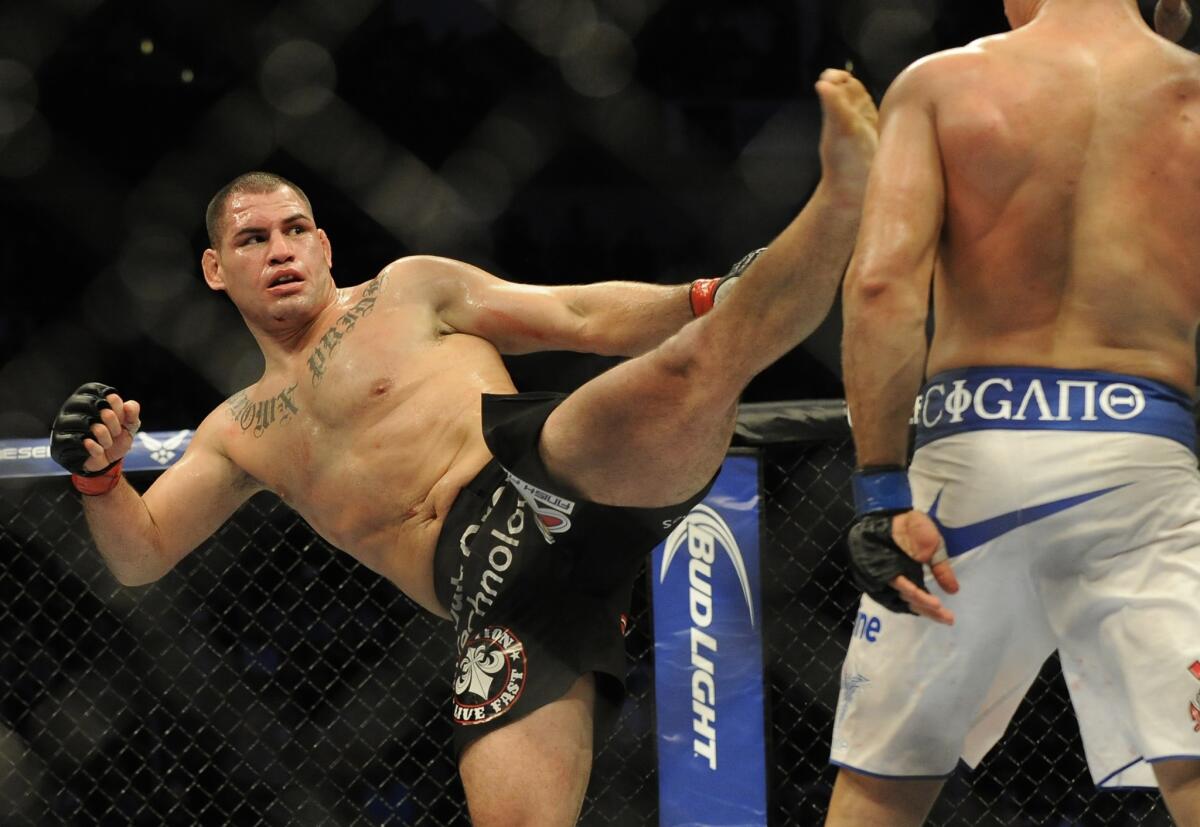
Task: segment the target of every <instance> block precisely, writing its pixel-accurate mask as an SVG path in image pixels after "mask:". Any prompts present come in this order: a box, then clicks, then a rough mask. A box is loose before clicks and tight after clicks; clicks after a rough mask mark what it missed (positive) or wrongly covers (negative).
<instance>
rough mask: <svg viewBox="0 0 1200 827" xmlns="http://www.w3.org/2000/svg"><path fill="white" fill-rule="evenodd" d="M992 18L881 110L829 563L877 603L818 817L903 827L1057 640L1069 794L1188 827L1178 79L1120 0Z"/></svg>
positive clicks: (1184, 262)
mask: <svg viewBox="0 0 1200 827" xmlns="http://www.w3.org/2000/svg"><path fill="white" fill-rule="evenodd" d="M1176 5H1177V4H1176ZM1005 10H1006V13H1007V14H1008V17H1009V20H1010V22H1011V23H1012V24H1013V27H1014V31H1013V32H1011V33H1009V34H1005V35H1001V36H997V37H992V38H987V39H984V40H982V41H979V42H976V43H974V44H971V45H970V46H968V47H966V48H964V49H956V50H953V51H950V52H944V53H940V54H938V55H934V56H932V57H931V58H927V59H925V60H922V61H919V62H918V63H916V64H914V65H913V66H911V67H910V68H909V69H908V70H906V72H905V73H904V74H903V75H901V77H900V78H898V79H897V81H896V82H895V84H894V85H893V86H892V88H891V90H890V91H889V92H888V95H887V97H886V98H885V101H884V106H883V110H882V114H881V143H880V151H879V157H878V159H877V162H876V167H875V169H874V171H873V173H872V177H871V183H870V185H869V188H868V196H867V205H866V208H865V213H864V219H863V228H862V234H861V236H860V239H859V246H858V248H857V250H856V253H855V256H854V261H853V262H852V264H851V266H850V271H849V273H848V275H847V279H846V285H845V297H846V303H845V312H846V328H845V339H844V343H843V356H844V359H845V367H846V384H847V397H848V399H849V404H850V407H851V410H852V412H853V417H854V435H855V443H856V448H857V453H858V463H859V468H860V471H859V472H858V477H857V480H856V484H857V490H856V500H857V503H856V504H857V505H858V508H859V513H860V518H859V522H858V524H857V526H856V528H855V530H854V531H853V532H852V535H851V537H852V539H851V556H852V560H855V563H854V565H855V567H856V568H857V567H859V566H861V565H862V564H863V562H864V561H870V560H872V559H873V560H874V561H875V562H878V561H879V560H881V559H890V560H892V562H893V563H894V565H893V566H892V567H891V568H890V569H889V568H888V566H881V567H880V568H879V569H878V570H876V572H875V573H874V575H873V576H870V575H865V574H864V573H863V572H862V571H861V570H860V571H859V572H858V575H859V576H860V577H861V578H862V579H861V580H860V582H861V584H862V585H863V586H864V590H865V591H867V592H868V595H867V596H865V597H864V599H863V605H862V611H865V612H867V614H869V615H877V614H880V612H881V610H882V609H883V608H888V609H891V610H892V612H891V613H888V612H883V614H882V618H883V620H882V625H883V630H884V631H883V633H882V635H880V636H879V641H880V643H879V645H875V646H873V647H868V646H867V645H865V644H863V642H862V641H858V640H855V641H853V642H852V644H851V646H850V650H849V653H848V655H847V659H846V663H845V666H844V671H843V677H844V679H853V680H849V683H846V681H845V680H844V684H843V685H844V686H851V687H852V688H850V689H844V690H843V693H842V699H841V701H840V704H839V710H838V715H837V720H836V723H835V728H834V737H833V753H832V759H833V761H834V763H836V764H839V765H841V766H842V767H843V769H842V770H841V771H840V773H839V776H838V781H837V785H836V786H835V791H834V797H833V801H832V804H831V809H830V813H829V818H828V820H827V822H826V823H827V824H830V825H855V827H863V825H876V824H879V825H888V827H901V826H902V825H915V824H920V823H921V822H922V821H923V820H924V818H925V815H926V814H927V812H928V811H929V808H930V807H931V805H932V803H933V801H934V799H935V797H936V795H937V793H938V791H939V790H940V789H941V785H942V783H943V780H944V778H945V777H946V776H947V775H948V774H949V773H950V772H952V771H953V770H954V768H955V765H956V764H957V762H958V761H959V759H960V757H961V758H962V759H964V760H965V761H966V762H967V763H968V764H969V765H972V766H973V765H974V764H975V763H977V762H978V761H979V760H980V758H981V757H982V756H983V754H985V753H986V751H987V750H988V749H989V748H990V747H991V746H992V744H994V743H995V741H996V740H997V739H998V738H999V736H1000V735H1001V734H1002V733H1003V731H1004V728H1005V727H1006V726H1007V723H1008V721H1009V719H1010V717H1011V715H1012V713H1013V712H1014V711H1015V709H1016V705H1017V704H1018V703H1019V701H1020V700H1021V698H1022V696H1023V695H1024V693H1025V690H1026V689H1027V688H1028V686H1029V684H1030V683H1031V682H1032V680H1033V678H1034V677H1035V676H1036V674H1037V672H1038V670H1039V668H1040V666H1041V664H1042V663H1043V661H1044V660H1045V658H1046V657H1047V656H1048V655H1049V654H1050V653H1051V652H1052V651H1053V650H1055V649H1057V650H1058V651H1059V654H1060V656H1061V658H1062V664H1063V671H1064V673H1065V675H1066V678H1067V681H1068V685H1069V687H1070V689H1071V696H1072V700H1073V702H1074V705H1075V708H1076V713H1077V716H1078V718H1079V721H1080V728H1081V730H1082V733H1083V737H1084V746H1085V750H1086V752H1087V757H1088V761H1089V765H1090V767H1091V770H1092V774H1093V778H1094V780H1095V782H1096V783H1097V784H1098V785H1100V786H1114V787H1120V786H1153V785H1154V784H1155V783H1156V781H1157V783H1158V785H1159V786H1160V787H1161V788H1162V791H1163V793H1164V795H1165V797H1166V800H1167V803H1168V806H1169V807H1170V809H1171V811H1172V813H1173V814H1174V815H1175V817H1176V819H1177V820H1178V822H1179V823H1180V824H1185V825H1192V827H1195V825H1198V824H1200V762H1198V761H1196V760H1195V759H1196V758H1198V757H1200V734H1198V733H1197V732H1196V728H1195V727H1194V721H1193V713H1192V712H1191V711H1190V710H1195V709H1197V707H1196V703H1197V698H1196V693H1197V690H1200V682H1197V677H1200V608H1197V604H1196V601H1195V600H1194V595H1195V591H1196V588H1197V584H1200V521H1198V520H1197V518H1200V478H1198V477H1197V474H1196V470H1195V466H1196V458H1195V455H1194V453H1193V451H1194V441H1195V429H1194V425H1193V422H1192V416H1191V401H1192V397H1193V394H1194V389H1195V377H1196V361H1195V354H1196V341H1195V334H1196V328H1197V324H1198V323H1200V226H1197V219H1196V216H1197V215H1200V59H1198V58H1197V57H1195V56H1194V55H1192V54H1191V53H1189V52H1186V51H1184V50H1183V49H1180V48H1178V47H1176V46H1174V45H1173V44H1171V43H1169V42H1167V41H1166V40H1164V39H1163V38H1161V37H1159V36H1158V35H1156V34H1155V33H1154V32H1153V31H1151V30H1150V29H1149V28H1148V27H1147V26H1146V25H1145V24H1144V22H1143V21H1142V19H1141V17H1140V15H1139V12H1138V7H1137V3H1136V2H1135V0H1008V1H1007V2H1006V3H1005ZM931 283H932V290H933V306H934V320H935V331H934V334H933V337H932V341H931V342H930V343H929V344H928V347H927V343H926V335H925V330H926V320H927V308H928V302H929V292H930V287H931ZM926 377H928V378H927V379H926ZM923 379H924V380H925V385H924V388H923V389H922V391H921V395H920V402H919V404H918V407H917V426H918V431H917V442H916V445H917V450H916V453H915V455H914V457H913V462H912V466H911V468H909V469H907V473H905V470H904V468H903V466H904V465H905V463H906V461H907V458H906V448H907V435H908V424H909V420H910V417H912V416H913V406H912V399H913V398H914V396H917V392H918V388H920V387H921V384H922V380H923ZM910 481H911V493H910V490H909V483H910ZM914 507H915V508H917V509H920V510H910V509H912V508H914ZM924 512H927V513H929V514H930V515H931V516H932V517H933V518H934V520H936V522H933V521H931V520H930V519H929V518H928V517H926V516H925V513H924ZM889 537H890V538H894V539H895V541H896V542H897V543H898V544H899V546H900V547H901V548H903V549H904V550H905V551H906V552H907V553H908V555H910V556H911V557H912V558H914V560H915V561H918V562H914V560H909V559H908V558H907V557H904V555H903V554H901V553H900V552H899V551H898V550H895V549H893V550H892V551H887V550H886V542H887V538H889ZM941 542H944V547H943V548H944V550H945V551H946V552H947V553H948V554H949V558H950V560H949V561H946V560H945V558H944V557H942V556H941V554H938V555H937V556H936V557H935V556H934V555H935V552H936V551H937V550H938V547H939V543H941ZM881 549H884V550H882V551H881ZM889 555H890V557H889ZM935 560H936V561H937V562H933V561H935ZM931 562H933V565H932V566H931V569H932V571H931V574H932V579H931V580H930V581H929V587H930V588H931V589H932V590H933V591H934V592H935V593H934V594H931V593H929V592H927V591H924V590H923V589H919V588H917V585H914V582H913V581H916V584H918V585H919V584H921V583H922V582H923V581H924V577H923V571H922V567H921V565H919V563H926V564H928V563H931ZM897 575H901V576H899V577H897ZM960 585H961V591H959V587H960ZM905 612H910V613H915V614H917V615H921V616H923V617H924V618H929V619H932V620H935V621H939V622H940V624H942V625H938V624H933V623H929V622H928V620H924V619H922V618H921V617H913V616H911V614H906V613H905ZM1193 665H1194V666H1193ZM897 695H900V696H902V697H903V698H904V699H905V700H903V701H902V702H900V707H899V708H897V705H896V704H897Z"/></svg>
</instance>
